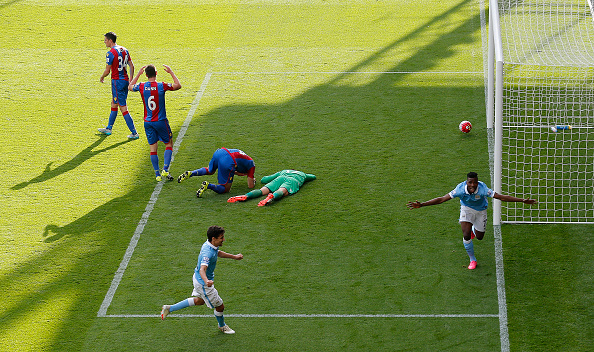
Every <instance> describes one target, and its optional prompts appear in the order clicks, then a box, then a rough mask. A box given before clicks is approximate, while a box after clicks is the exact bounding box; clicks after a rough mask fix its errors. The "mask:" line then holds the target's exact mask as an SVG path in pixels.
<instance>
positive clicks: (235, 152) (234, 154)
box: [177, 148, 256, 198]
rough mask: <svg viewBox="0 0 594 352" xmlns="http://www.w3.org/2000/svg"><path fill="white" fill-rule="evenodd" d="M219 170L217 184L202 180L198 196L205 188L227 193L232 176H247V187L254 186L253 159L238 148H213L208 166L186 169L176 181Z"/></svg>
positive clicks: (199, 196) (210, 173) (254, 166)
mask: <svg viewBox="0 0 594 352" xmlns="http://www.w3.org/2000/svg"><path fill="white" fill-rule="evenodd" d="M217 169H218V170H219V172H218V175H217V180H218V182H219V184H218V185H215V184H212V183H209V182H208V181H203V182H202V186H201V187H200V189H198V191H197V192H196V196H197V197H198V198H201V197H202V194H204V191H206V190H207V189H210V190H213V191H215V192H216V193H219V194H221V193H227V192H229V190H230V189H231V185H232V184H233V176H235V175H237V176H247V183H248V187H249V188H254V186H256V180H255V179H254V173H255V170H256V164H255V163H254V160H253V159H252V158H251V157H250V156H249V155H247V154H246V153H244V152H243V151H241V150H239V149H227V148H220V149H217V150H215V152H214V153H213V155H212V158H211V159H210V163H209V164H208V167H202V168H200V169H196V170H194V171H186V172H184V173H183V174H181V175H179V177H178V178H177V182H178V183H179V182H182V181H184V180H186V179H188V178H190V177H193V176H204V175H212V174H214V173H215V171H217Z"/></svg>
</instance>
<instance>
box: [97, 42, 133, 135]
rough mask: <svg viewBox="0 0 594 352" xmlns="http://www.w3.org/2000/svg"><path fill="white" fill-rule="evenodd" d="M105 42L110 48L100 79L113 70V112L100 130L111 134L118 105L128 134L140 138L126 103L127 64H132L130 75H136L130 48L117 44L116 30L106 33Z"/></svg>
mask: <svg viewBox="0 0 594 352" xmlns="http://www.w3.org/2000/svg"><path fill="white" fill-rule="evenodd" d="M104 37H105V38H104V40H103V42H104V43H105V46H106V47H108V48H109V51H108V52H107V55H106V62H107V64H106V66H105V70H104V71H103V73H102V74H101V77H100V78H99V81H100V82H101V83H103V80H104V79H105V77H107V76H108V75H109V72H111V96H112V99H111V113H110V114H109V120H108V121H107V127H105V128H99V129H98V131H99V132H101V133H103V134H106V135H108V136H109V135H111V129H112V128H113V124H114V123H115V120H116V117H117V115H118V106H119V108H120V110H121V111H122V115H123V116H124V121H126V125H128V128H129V129H130V132H131V134H130V135H129V136H128V138H130V139H138V138H139V135H138V133H137V132H136V128H135V127H134V121H132V117H130V113H129V112H128V106H127V105H126V99H127V98H128V80H129V78H128V72H127V70H126V66H130V76H134V64H133V63H132V59H131V58H130V53H129V52H128V49H126V48H124V47H123V46H120V45H117V44H116V39H117V36H116V34H115V33H114V32H109V33H105V36H104Z"/></svg>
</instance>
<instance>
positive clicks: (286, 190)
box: [227, 170, 316, 207]
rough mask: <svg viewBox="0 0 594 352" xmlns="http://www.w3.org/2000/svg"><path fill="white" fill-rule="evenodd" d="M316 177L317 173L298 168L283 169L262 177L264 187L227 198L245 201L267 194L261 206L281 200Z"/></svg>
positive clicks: (259, 204) (232, 201) (233, 201)
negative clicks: (309, 172) (308, 172)
mask: <svg viewBox="0 0 594 352" xmlns="http://www.w3.org/2000/svg"><path fill="white" fill-rule="evenodd" d="M315 179H316V175H312V174H306V173H304V172H301V171H297V170H282V171H278V172H277V173H274V174H272V175H268V176H264V177H262V181H261V182H262V183H265V184H266V185H264V187H262V188H260V189H256V190H253V191H251V192H248V193H247V194H245V195H242V196H235V197H231V198H229V199H228V200H227V202H229V203H235V202H244V201H246V200H248V199H252V198H257V197H260V196H266V195H267V196H266V198H265V199H263V200H261V201H260V202H259V203H258V206H259V207H263V206H265V205H268V204H270V203H271V202H272V201H273V200H279V199H281V198H282V197H284V196H286V195H289V194H295V193H297V191H299V188H300V187H301V186H303V184H304V183H305V182H307V181H312V180H315Z"/></svg>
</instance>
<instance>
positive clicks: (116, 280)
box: [97, 72, 212, 317]
mask: <svg viewBox="0 0 594 352" xmlns="http://www.w3.org/2000/svg"><path fill="white" fill-rule="evenodd" d="M211 76H212V74H211V73H210V72H209V73H207V74H206V76H205V77H204V80H203V81H202V85H201V86H200V90H198V93H196V97H195V98H194V101H193V102H192V105H191V106H190V111H188V116H187V117H186V120H185V121H184V123H183V125H182V127H181V129H180V131H179V133H178V135H177V138H176V140H175V145H174V146H173V150H172V154H171V162H173V158H174V157H175V154H177V151H178V150H179V146H180V144H181V142H182V140H183V138H184V135H185V133H186V131H187V129H188V126H189V124H190V122H191V121H192V118H193V117H194V114H195V113H196V109H197V108H198V104H199V103H200V99H202V96H203V95H204V90H205V89H206V86H207V85H208V81H209V80H210V77H211ZM162 189H163V182H157V184H156V185H155V189H154V190H153V193H152V194H151V199H150V200H149V202H148V204H147V205H146V208H145V209H144V213H143V214H142V217H141V218H140V221H139V222H138V226H136V230H135V231H134V235H133V236H132V238H131V239H130V244H128V248H127V249H126V253H125V254H124V258H122V261H121V262H120V267H119V268H118V270H117V271H116V273H115V275H114V277H113V280H112V281H111V286H110V287H109V290H108V291H107V293H106V294H105V298H104V299H103V303H102V304H101V307H100V308H99V311H98V312H97V316H98V317H105V316H107V315H106V314H107V308H109V306H110V305H111V301H112V300H113V297H114V295H115V292H116V290H117V289H118V286H119V285H120V282H121V281H122V278H123V277H124V272H125V271H126V268H127V267H128V263H129V262H130V259H131V258H132V254H134V249H136V245H137V244H138V240H139V239H140V235H141V234H142V232H143V231H144V226H145V225H146V223H147V222H148V218H149V216H150V215H151V213H152V211H153V208H154V207H155V203H156V202H157V199H159V194H160V193H161V190H162Z"/></svg>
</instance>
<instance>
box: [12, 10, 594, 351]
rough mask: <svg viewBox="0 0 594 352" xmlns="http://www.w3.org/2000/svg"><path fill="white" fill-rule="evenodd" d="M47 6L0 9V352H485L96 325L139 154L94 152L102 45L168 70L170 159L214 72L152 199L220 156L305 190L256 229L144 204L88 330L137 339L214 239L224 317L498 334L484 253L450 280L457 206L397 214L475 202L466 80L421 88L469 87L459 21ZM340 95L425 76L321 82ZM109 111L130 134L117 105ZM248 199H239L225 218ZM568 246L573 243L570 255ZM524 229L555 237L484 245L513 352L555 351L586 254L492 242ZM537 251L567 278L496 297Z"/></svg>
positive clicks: (408, 338) (475, 20)
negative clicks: (284, 175)
mask: <svg viewBox="0 0 594 352" xmlns="http://www.w3.org/2000/svg"><path fill="white" fill-rule="evenodd" d="M52 4H53V5H52V6H46V5H45V4H44V3H43V2H35V1H31V2H5V3H4V4H2V5H1V7H0V17H1V18H2V19H4V20H5V22H6V25H5V26H4V27H2V29H0V32H2V34H3V38H6V40H5V41H3V44H2V45H3V49H4V50H3V51H2V53H1V54H0V55H2V61H0V62H2V64H0V77H1V78H0V79H1V80H2V82H3V83H4V84H5V85H6V86H7V87H11V88H12V89H10V90H7V91H6V92H5V94H4V95H3V96H2V97H0V101H1V102H2V104H3V106H4V107H5V108H6V111H10V112H11V114H7V115H5V117H3V119H4V122H5V125H9V126H14V127H16V129H15V130H14V131H13V133H15V134H16V135H18V137H19V138H16V139H14V141H13V142H12V143H11V144H7V145H5V147H3V151H4V153H3V155H4V157H5V162H4V163H3V165H2V168H3V172H4V173H5V174H10V175H14V177H12V178H10V179H9V182H7V183H5V186H3V188H1V190H2V191H1V192H2V196H3V198H4V200H5V201H4V202H3V203H2V205H1V207H2V208H0V210H1V211H2V214H3V216H2V220H1V222H0V226H1V227H2V230H3V231H1V233H2V234H1V236H2V240H1V241H0V253H2V255H1V256H0V260H1V262H2V265H1V266H0V274H1V275H2V276H1V278H0V280H1V281H2V282H0V287H2V291H3V297H4V299H3V300H2V302H1V303H0V308H1V313H0V322H1V324H0V346H3V349H4V350H10V351H12V350H15V351H17V350H35V351H37V350H48V351H67V350H68V351H72V350H155V351H156V350H190V349H192V350H194V349H197V348H198V349H199V348H205V349H208V350H214V349H218V348H225V349H229V350H239V349H243V350H262V349H266V350H311V349H316V350H323V349H326V350H349V349H350V350H360V349H375V350H380V349H383V350H404V349H411V350H427V351H434V350H451V351H465V350H468V351H470V350H485V351H486V350H489V351H491V350H493V351H495V350H498V349H499V334H498V333H499V327H498V319H497V318H476V319H460V318H453V319H452V318H450V319H443V318H436V319H425V318H423V319H418V318H417V319H387V318H381V319H352V318H346V319H335V318H316V319H304V318H278V319H276V318H275V319H271V318H249V319H248V318H228V319H227V322H228V323H229V325H230V326H231V327H232V328H234V329H235V330H236V331H237V334H236V335H235V336H232V337H231V338H229V336H223V335H222V334H220V333H219V332H218V331H217V330H216V328H215V324H216V323H215V319H214V318H213V317H208V318H179V317H178V318H176V317H175V315H173V314H172V315H171V317H170V318H168V319H167V321H165V322H161V321H160V320H159V319H158V318H110V317H107V318H97V317H96V315H97V311H98V309H99V306H100V305H101V302H102V301H103V298H104V296H105V293H106V292H107V290H108V288H109V285H110V283H111V280H112V278H113V274H114V272H115V270H116V269H117V267H118V266H119V263H120V261H121V259H122V256H123V254H124V251H125V249H126V248H127V246H128V243H129V240H130V237H131V236H132V234H133V233H134V231H135V229H136V226H137V224H138V221H139V220H140V218H141V215H142V213H143V211H144V208H145V206H146V204H147V202H148V200H149V198H150V195H151V193H152V191H153V187H154V177H153V176H152V170H151V166H150V162H149V161H148V150H147V149H148V148H147V146H146V141H145V140H144V137H143V138H141V140H139V141H133V142H127V141H126V138H125V136H126V135H127V134H128V131H127V129H126V127H125V124H124V122H123V119H122V117H121V115H120V116H118V120H117V121H116V127H115V129H114V134H113V135H112V136H110V137H100V136H96V135H95V134H94V131H95V129H96V128H97V127H103V126H104V124H105V122H106V120H107V114H108V108H107V101H108V99H109V97H110V95H109V86H108V85H107V84H104V85H101V84H99V83H98V76H99V75H100V73H101V72H102V69H103V57H104V54H105V49H104V48H103V43H102V34H103V33H105V32H107V31H108V30H114V31H115V32H116V33H118V35H119V38H120V39H119V40H118V43H119V44H121V45H123V46H126V47H127V48H128V49H129V50H130V51H131V54H132V58H133V60H134V62H135V64H136V66H137V67H140V66H142V65H144V64H146V63H149V62H151V63H155V64H157V65H160V64H162V63H166V64H169V65H171V66H172V67H173V69H174V70H175V72H176V74H177V75H178V77H180V79H181V81H182V84H183V85H184V87H183V88H182V90H180V91H177V92H172V93H168V95H167V104H168V105H167V111H168V115H169V117H170V122H171V125H172V128H173V130H174V137H175V136H177V131H178V130H179V128H180V126H181V124H182V122H183V121H184V119H185V118H186V116H187V114H188V110H189V108H190V104H191V102H192V101H193V99H194V97H195V95H196V92H197V91H198V89H199V87H200V85H201V83H202V81H203V78H204V77H205V74H206V73H207V72H215V73H214V74H213V75H212V78H211V81H210V82H209V84H208V86H207V89H206V91H205V95H204V97H203V99H202V101H201V102H200V105H199V106H198V110H197V112H196V114H195V116H194V118H193V120H192V123H191V125H190V127H189V129H188V131H187V133H186V135H185V137H184V140H183V143H182V145H181V147H180V150H179V152H178V154H177V155H176V158H175V161H174V163H173V165H172V173H173V174H174V175H177V174H179V173H181V172H183V171H185V170H187V169H188V170H189V169H193V168H196V167H200V166H204V165H206V164H207V163H208V160H209V159H210V156H211V155H212V152H213V151H214V149H215V148H217V147H220V146H228V147H240V148H242V149H244V150H245V151H246V152H248V153H249V154H250V155H252V156H253V157H254V158H255V159H256V163H257V166H258V168H257V173H258V176H262V175H265V174H269V173H272V172H275V171H277V170H279V169H283V168H296V169H301V170H304V171H307V172H311V173H314V174H316V175H317V176H318V178H319V179H318V180H316V181H313V182H310V183H308V184H306V185H305V186H304V187H303V188H302V190H301V191H300V192H299V193H298V194H297V195H295V196H292V197H287V198H284V199H282V200H281V201H280V202H278V203H276V204H274V205H272V206H270V207H265V208H257V207H256V201H251V202H247V203H241V204H227V203H226V202H225V199H226V198H227V197H226V196H217V195H215V194H213V193H207V194H206V196H205V198H204V199H200V200H198V199H196V198H195V196H194V194H195V190H196V189H197V187H198V184H199V181H201V180H202V179H207V180H209V181H214V180H215V178H214V177H205V178H201V179H198V180H197V179H190V180H188V181H185V182H184V183H182V184H181V185H178V184H177V183H168V184H165V185H164V187H163V191H162V192H161V194H160V196H159V200H158V202H157V204H156V205H155V209H154V211H153V212H152V214H151V217H150V219H149V222H148V223H147V226H146V227H145V230H144V232H143V233H142V236H141V238H140V241H139V243H138V246H137V248H136V251H135V253H134V256H133V257H132V260H131V262H130V265H129V266H128V269H127V270H126V273H125V275H124V278H123V280H122V282H121V284H120V287H119V288H118V290H117V292H116V295H115V297H114V300H113V302H112V305H111V306H110V308H109V310H108V312H107V313H108V314H154V315H157V314H158V313H159V310H160V306H161V305H162V304H164V303H174V302H177V301H179V300H181V299H183V298H185V297H187V296H188V295H189V294H190V292H191V281H190V275H191V272H192V268H193V267H194V266H195V264H196V259H197V255H198V250H199V246H200V245H201V243H202V242H203V241H204V237H205V236H204V232H205V229H206V227H207V226H209V225H211V224H220V225H222V226H225V227H226V228H227V230H228V234H227V242H226V243H225V245H224V246H223V250H226V251H229V252H233V253H236V252H242V253H243V254H244V255H245V259H244V260H243V261H240V262H235V261H231V260H221V262H220V263H219V267H218V268H217V277H216V280H217V281H216V286H217V288H218V290H219V292H220V293H221V295H222V297H223V298H224V300H225V303H226V306H227V309H226V312H227V313H228V314H324V313H329V314H465V313H470V314H497V311H498V307H497V292H496V282H495V267H494V266H495V265H494V264H495V261H494V258H493V257H494V255H493V245H492V243H493V242H492V236H488V237H487V239H486V240H484V241H483V242H481V243H479V244H477V245H476V251H477V256H478V258H479V261H480V262H479V269H477V270H476V271H473V272H470V271H468V270H466V269H465V266H466V265H467V257H466V254H465V253H464V250H463V248H462V245H461V243H460V242H461V238H460V237H461V236H460V234H459V228H458V225H457V224H456V221H455V219H456V218H457V214H458V209H457V206H456V205H455V204H452V203H455V202H450V203H447V204H446V205H442V206H441V207H440V208H437V207H436V208H426V209H422V210H416V211H408V210H406V209H405V207H404V204H405V203H406V201H408V200H413V199H421V200H424V199H427V198H430V197H433V196H440V195H443V194H445V193H446V192H447V191H449V190H450V189H451V188H453V186H454V185H455V184H456V183H457V182H459V181H461V180H462V179H463V175H464V174H465V173H466V172H467V170H469V169H473V170H476V171H478V172H479V174H480V175H481V178H482V179H483V180H485V181H488V179H487V177H486V176H487V175H488V170H489V169H488V164H487V160H488V157H487V143H486V131H485V126H484V113H483V110H484V108H483V102H484V98H483V82H482V75H480V74H458V75H455V74H443V73H437V72H443V71H474V72H477V71H481V69H482V62H481V60H482V53H481V49H480V21H479V15H478V7H477V6H476V4H474V3H473V2H471V1H461V2H447V3H443V4H442V5H441V7H435V6H428V3H425V2H407V1H403V2H399V1H394V2H375V1H361V2H356V3H352V4H348V5H344V4H341V3H339V2H321V1H320V2H308V3H307V4H304V3H294V4H291V3H289V2H286V3H285V2H254V3H244V4H241V3H237V2H223V3H221V4H220V5H212V4H208V3H205V4H196V5H195V4H192V3H190V2H183V1H177V2H173V3H171V2H168V3H159V2H150V1H144V2H141V3H124V5H123V7H122V9H121V10H120V11H119V15H118V17H117V21H116V17H115V16H114V17H111V19H109V20H108V21H107V22H105V20H104V19H105V18H106V15H105V14H108V13H109V11H110V10H111V9H112V8H113V7H112V5H117V6H121V4H120V3H117V4H116V3H113V4H111V3H106V4H103V3H99V2H97V3H93V2H90V3H87V4H85V5H80V4H78V3H75V2H63V3H60V2H53V3H52ZM42 13H43V14H44V15H43V16H42V15H41V14H42ZM97 23H101V24H102V27H103V28H96V27H97V25H96V24H97ZM147 23H150V24H151V26H153V27H152V28H151V27H149V29H148V30H140V29H139V28H146V27H142V26H143V25H146V24H147ZM163 23H165V24H166V25H165V26H163ZM163 27H165V28H163ZM148 33H150V34H151V36H150V37H149V36H148V35H147V34H148ZM14 43H18V44H19V45H18V46H15V45H14ZM65 53H66V54H65ZM342 71H365V72H385V71H401V72H408V71H410V72H420V71H423V72H427V71H434V72H435V73H433V74H427V73H424V74H379V73H376V74H330V73H324V72H342ZM223 72H227V73H223ZM232 72H238V73H232ZM242 72H244V74H242ZM245 72H269V73H271V74H247V73H245ZM274 72H276V73H274ZM283 72H302V73H300V74H285V73H283ZM167 76H168V75H167V74H165V73H164V72H163V71H162V70H160V71H159V76H158V77H159V79H161V80H169V78H168V77H167ZM40 83H41V84H40ZM40 86H41V88H40ZM128 105H129V107H130V111H131V113H132V117H133V118H134V119H135V121H136V125H137V127H138V128H139V131H140V132H141V134H142V131H143V130H142V125H141V122H140V121H141V120H140V118H141V113H142V105H141V102H140V99H138V96H137V94H131V95H130V96H129V103H128ZM461 119H470V120H471V121H472V122H473V126H474V128H473V131H472V133H471V134H470V135H462V134H460V133H459V132H458V131H457V125H458V123H459V121H460V120H461ZM466 150H473V151H474V154H473V156H472V157H467V156H466V155H465V154H464V151H466ZM159 153H160V155H161V156H162V149H161V150H160V152H159ZM246 191H247V187H246V185H245V181H244V179H243V178H237V180H236V184H235V185H234V187H233V189H232V192H231V195H235V194H242V193H245V192H246ZM584 228H589V227H572V228H571V229H572V231H576V232H579V233H584V236H586V235H585V233H587V231H585V230H584ZM524 229H528V231H529V232H530V233H533V236H534V237H536V236H538V235H539V234H541V233H543V232H545V233H546V235H547V238H548V239H551V240H552V239H555V238H557V237H559V236H561V235H563V234H565V233H566V232H565V231H566V230H567V228H565V227H550V228H548V230H547V231H543V230H542V229H543V227H523V226H522V227H520V226H505V227H504V236H505V237H504V248H506V251H505V259H506V263H507V262H509V263H510V266H511V268H508V267H506V275H507V277H508V278H509V280H508V281H509V282H508V286H507V289H508V300H509V302H510V305H509V311H508V314H509V316H510V338H511V343H512V350H515V349H518V350H547V349H546V345H545V344H542V343H541V342H540V341H541V339H542V337H543V335H546V336H547V338H548V339H549V340H550V341H559V340H561V339H562V337H563V336H567V335H568V334H569V332H572V331H574V330H579V328H580V322H587V321H592V319H591V318H592V317H591V312H590V313H588V311H587V309H588V307H590V306H591V304H583V305H580V304H581V303H580V302H581V301H580V300H578V299H576V298H575V292H578V293H580V295H579V297H583V300H584V302H591V292H592V289H591V288H592V287H591V282H592V280H591V274H590V272H591V270H590V268H591V265H590V264H591V259H588V256H587V255H588V253H591V251H584V250H583V247H581V246H582V245H583V243H579V242H573V241H571V242H563V243H559V242H557V241H546V240H545V241H543V240H538V241H531V242H529V243H525V242H523V241H521V240H520V239H521V237H520V235H516V236H514V237H511V236H513V235H514V234H515V233H518V232H519V233H522V232H523V230H524ZM508 233H509V235H508ZM509 237H511V238H509ZM512 239H514V240H516V241H518V242H517V244H516V243H514V242H512ZM507 242H512V243H510V245H511V247H510V248H509V249H507V247H506V245H507ZM550 243H553V244H554V245H550ZM526 246H529V248H530V249H531V250H530V251H528V250H527V249H526ZM567 246H570V248H566V247H567ZM586 248H587V247H586ZM543 251H546V252H547V253H546V254H552V255H553V257H554V258H557V257H558V256H560V255H561V254H562V253H566V252H567V251H569V252H571V253H575V254H576V257H575V258H572V259H571V260H572V262H575V263H583V265H579V266H569V265H568V267H571V268H572V270H571V271H569V270H557V271H554V272H552V273H551V272H550V271H548V270H547V269H548V268H549V266H547V265H542V264H543V263H540V264H541V265H531V266H530V269H529V270H530V271H531V272H533V271H536V272H535V274H533V275H530V276H528V275H526V276H519V275H518V279H516V274H518V273H523V272H524V271H525V270H527V268H526V267H525V266H523V265H515V263H522V262H523V261H526V262H528V263H532V262H540V261H541V259H542V257H541V254H543V253H542V252H543ZM531 253H534V255H532V254H531ZM549 265H551V266H555V265H557V264H556V263H555V262H550V263H549ZM540 270H542V271H540ZM574 270H575V271H574ZM510 271H511V272H510ZM539 271H540V272H539ZM539 273H540V274H541V275H538V274H539ZM544 273H547V274H548V276H547V278H548V280H543V274H544ZM520 278H521V280H520ZM576 278H582V279H581V280H576ZM567 281H571V282H572V288H573V290H571V292H570V291H569V290H562V291H561V292H560V293H559V295H560V296H555V298H558V299H556V300H555V301H556V306H555V307H550V306H549V304H548V303H546V302H549V301H547V300H545V301H544V302H545V303H543V304H539V303H540V302H539V301H538V300H537V301H535V299H534V297H532V295H529V294H526V291H525V290H524V288H525V287H530V288H534V289H535V290H536V293H537V294H538V293H539V294H540V295H543V296H546V295H547V294H548V292H550V287H549V285H547V283H548V282H550V283H551V285H559V286H561V284H560V283H563V282H567ZM530 292H531V293H533V291H530ZM562 297H565V298H566V299H567V298H569V297H572V299H571V300H570V304H569V303H568V304H567V305H564V304H559V300H560V301H561V302H563V301H564V300H563V299H562ZM527 303H530V304H529V305H528V304H527ZM584 307H586V308H585V313H584V311H583V310H582V308H584ZM566 308H567V309H566ZM551 310H553V311H554V312H555V313H558V314H551V315H548V314H545V312H548V311H551ZM555 310H556V311H555ZM568 311H569V312H573V314H569V313H568ZM534 312H541V314H539V315H538V316H535V315H534ZM180 313H181V314H208V315H210V314H211V311H210V310H208V309H205V308H204V307H197V308H189V309H186V310H184V311H181V312H180ZM531 317H532V318H531ZM580 318H583V319H580ZM588 329H590V330H588ZM470 330H472V333H469V331H470ZM583 331H584V332H583V333H582V334H580V333H576V332H572V333H571V334H569V336H572V337H575V339H570V340H568V339H564V340H563V341H564V345H563V346H559V347H560V349H562V348H561V347H564V348H567V350H568V351H569V350H572V351H576V350H585V347H586V346H590V345H591V328H584V329H583ZM588 341H590V343H589V342H588Z"/></svg>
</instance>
